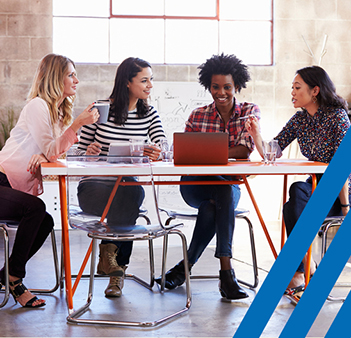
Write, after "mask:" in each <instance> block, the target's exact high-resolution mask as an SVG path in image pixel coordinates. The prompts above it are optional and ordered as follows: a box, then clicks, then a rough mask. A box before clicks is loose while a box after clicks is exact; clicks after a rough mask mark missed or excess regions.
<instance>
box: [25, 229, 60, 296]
mask: <svg viewBox="0 0 351 338" xmlns="http://www.w3.org/2000/svg"><path fill="white" fill-rule="evenodd" d="M51 245H52V255H53V259H54V269H55V280H56V283H55V286H54V287H53V288H52V289H30V291H31V292H34V293H53V292H55V291H56V290H57V289H58V288H59V286H60V282H61V280H60V267H59V259H58V255H57V245H56V236H55V230H54V229H52V231H51Z"/></svg>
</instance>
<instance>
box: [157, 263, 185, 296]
mask: <svg viewBox="0 0 351 338" xmlns="http://www.w3.org/2000/svg"><path fill="white" fill-rule="evenodd" d="M191 267H192V265H190V264H189V273H190V270H191ZM165 277H166V281H165V287H166V288H167V289H169V290H172V289H175V288H176V287H177V286H181V285H182V284H183V283H184V282H185V270H184V262H183V261H181V262H179V263H178V264H177V265H175V266H174V267H173V268H172V269H170V270H168V271H167V272H166V276H165ZM155 282H156V283H158V284H160V285H161V276H160V277H158V278H155Z"/></svg>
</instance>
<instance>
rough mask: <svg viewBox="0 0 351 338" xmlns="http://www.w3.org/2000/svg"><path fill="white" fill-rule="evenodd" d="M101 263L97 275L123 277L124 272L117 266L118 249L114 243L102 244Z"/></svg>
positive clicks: (100, 246)
mask: <svg viewBox="0 0 351 338" xmlns="http://www.w3.org/2000/svg"><path fill="white" fill-rule="evenodd" d="M99 248H100V254H99V258H100V259H99V263H98V266H97V273H98V274H99V275H108V276H123V273H124V270H123V268H122V267H121V266H119V265H118V264H117V260H116V257H117V250H118V247H117V246H116V245H115V244H113V243H108V244H100V245H99Z"/></svg>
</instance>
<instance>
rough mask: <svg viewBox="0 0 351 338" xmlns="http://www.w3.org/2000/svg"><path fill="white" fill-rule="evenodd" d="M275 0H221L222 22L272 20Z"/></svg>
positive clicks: (220, 15)
mask: <svg viewBox="0 0 351 338" xmlns="http://www.w3.org/2000/svg"><path fill="white" fill-rule="evenodd" d="M272 1H273V0H245V1H243V0H219V12H220V14H219V18H220V19H221V20H271V19H272Z"/></svg>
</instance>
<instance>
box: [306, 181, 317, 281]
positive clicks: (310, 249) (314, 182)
mask: <svg viewBox="0 0 351 338" xmlns="http://www.w3.org/2000/svg"><path fill="white" fill-rule="evenodd" d="M316 187H317V177H316V175H315V174H313V175H312V193H313V192H314V189H316ZM311 258H312V244H311V245H310V247H309V249H308V251H307V259H306V266H305V285H306V287H307V285H308V283H309V282H310V277H311V276H310V270H311Z"/></svg>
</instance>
